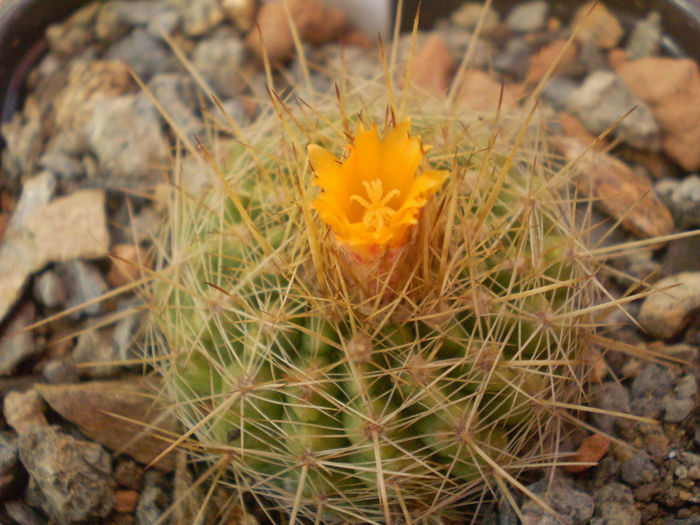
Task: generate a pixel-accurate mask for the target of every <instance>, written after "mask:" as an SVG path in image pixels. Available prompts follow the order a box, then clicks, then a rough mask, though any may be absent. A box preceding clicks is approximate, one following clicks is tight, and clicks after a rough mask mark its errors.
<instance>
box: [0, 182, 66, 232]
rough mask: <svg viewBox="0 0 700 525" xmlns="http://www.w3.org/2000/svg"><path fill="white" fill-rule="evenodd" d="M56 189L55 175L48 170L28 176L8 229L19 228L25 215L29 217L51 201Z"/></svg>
mask: <svg viewBox="0 0 700 525" xmlns="http://www.w3.org/2000/svg"><path fill="white" fill-rule="evenodd" d="M55 191H56V177H55V176H54V174H53V173H51V172H49V171H43V172H41V173H39V174H38V175H36V176H34V177H31V178H28V179H27V180H26V181H25V182H24V185H23V186H22V193H21V194H20V197H19V201H18V202H17V206H16V207H15V211H14V213H13V214H12V219H11V220H10V224H9V225H8V226H7V228H8V231H9V230H12V229H19V228H20V227H22V226H23V225H24V221H25V219H26V218H27V217H31V216H32V215H34V214H35V213H36V212H37V211H39V210H41V209H42V208H43V207H44V206H46V205H47V204H48V203H49V201H51V199H52V197H53V195H54V193H55Z"/></svg>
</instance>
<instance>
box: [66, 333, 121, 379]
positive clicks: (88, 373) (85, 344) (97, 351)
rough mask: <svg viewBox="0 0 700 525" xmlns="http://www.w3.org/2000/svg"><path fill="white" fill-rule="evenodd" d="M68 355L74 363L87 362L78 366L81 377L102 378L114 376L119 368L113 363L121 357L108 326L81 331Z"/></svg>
mask: <svg viewBox="0 0 700 525" xmlns="http://www.w3.org/2000/svg"><path fill="white" fill-rule="evenodd" d="M70 357H71V360H72V361H73V362H74V363H75V364H76V365H81V364H89V366H84V367H80V366H79V368H78V372H79V374H80V375H81V376H83V377H89V378H92V379H104V378H108V377H114V376H116V375H117V374H118V373H119V371H120V370H121V367H120V366H119V365H118V364H115V363H118V362H119V361H120V360H121V359H120V356H119V349H118V348H117V347H116V345H115V344H114V342H113V340H112V333H111V330H110V329H109V328H107V329H103V330H91V331H89V332H83V333H81V334H80V336H79V337H78V342H77V344H76V345H75V348H73V350H72V351H71V354H70Z"/></svg>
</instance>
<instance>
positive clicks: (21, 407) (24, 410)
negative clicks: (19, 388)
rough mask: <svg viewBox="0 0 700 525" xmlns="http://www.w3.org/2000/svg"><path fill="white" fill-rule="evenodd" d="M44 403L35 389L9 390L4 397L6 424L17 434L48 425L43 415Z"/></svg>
mask: <svg viewBox="0 0 700 525" xmlns="http://www.w3.org/2000/svg"><path fill="white" fill-rule="evenodd" d="M45 410H46V405H45V404H44V402H43V401H42V399H41V396H39V394H38V393H37V392H36V391H35V390H28V391H27V392H9V393H8V394H7V395H6V396H5V399H4V403H3V412H4V414H5V419H6V420H7V424H8V425H10V426H11V427H12V428H14V429H15V431H16V432H17V433H18V434H23V433H24V432H28V431H31V430H32V429H35V428H39V427H48V426H49V423H48V422H47V421H46V418H45V417H44V412H45Z"/></svg>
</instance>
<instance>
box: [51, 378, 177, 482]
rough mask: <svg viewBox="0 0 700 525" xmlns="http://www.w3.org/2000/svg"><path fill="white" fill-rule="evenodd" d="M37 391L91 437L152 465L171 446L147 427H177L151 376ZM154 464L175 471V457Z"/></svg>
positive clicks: (52, 406)
mask: <svg viewBox="0 0 700 525" xmlns="http://www.w3.org/2000/svg"><path fill="white" fill-rule="evenodd" d="M37 390H38V392H39V393H40V394H41V396H42V397H43V398H44V399H45V400H46V402H47V403H48V404H49V405H50V406H51V408H52V409H53V410H55V411H56V412H58V413H59V414H60V415H61V416H63V417H64V418H65V419H67V420H68V421H70V422H72V423H75V424H76V425H77V426H78V427H79V428H80V430H81V431H82V432H83V433H84V434H85V435H86V436H88V437H89V438H91V439H93V440H94V441H96V442H98V443H100V444H102V445H104V446H106V447H107V448H109V449H111V450H114V451H115V452H118V453H124V454H128V455H129V456H131V457H132V458H134V459H135V460H136V461H138V462H140V463H144V464H150V463H151V462H152V461H153V460H154V459H155V458H156V457H157V456H158V455H159V454H160V453H162V452H163V451H164V450H165V449H166V448H167V447H168V445H169V441H168V439H167V438H164V439H161V438H158V437H157V436H155V435H152V434H149V433H148V432H146V429H147V428H154V429H157V430H160V431H162V432H161V435H162V433H165V434H166V435H168V434H170V433H171V432H173V431H174V430H175V429H176V427H177V424H176V422H175V421H174V419H173V418H172V416H170V415H169V414H167V413H165V412H164V411H162V410H160V409H159V407H158V406H157V402H156V400H155V397H154V396H155V392H157V390H155V389H154V385H153V384H152V383H151V382H150V381H149V380H148V379H146V378H140V377H139V378H126V379H120V380H115V381H92V382H86V383H77V384H72V385H71V384H64V385H39V386H37ZM154 466H155V467H157V468H159V469H161V470H166V471H170V470H172V468H173V461H172V458H171V456H165V457H164V458H162V459H161V460H160V461H158V463H155V464H154Z"/></svg>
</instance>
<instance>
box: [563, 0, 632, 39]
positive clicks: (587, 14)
mask: <svg viewBox="0 0 700 525" xmlns="http://www.w3.org/2000/svg"><path fill="white" fill-rule="evenodd" d="M594 4H595V7H594ZM571 27H573V28H574V29H577V28H578V34H577V35H576V39H577V40H578V41H579V42H581V43H582V44H593V45H595V46H596V47H599V48H603V49H610V48H612V47H615V46H616V45H617V43H618V42H619V41H620V40H621V39H622V37H623V36H624V34H625V30H624V29H623V28H622V26H621V25H620V22H618V21H617V18H615V16H614V15H613V14H612V13H611V12H610V11H608V10H607V8H606V7H605V6H604V5H603V4H601V3H600V2H587V3H586V4H584V5H582V6H581V7H579V8H578V9H577V10H576V14H575V15H574V19H573V21H572V22H571Z"/></svg>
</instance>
